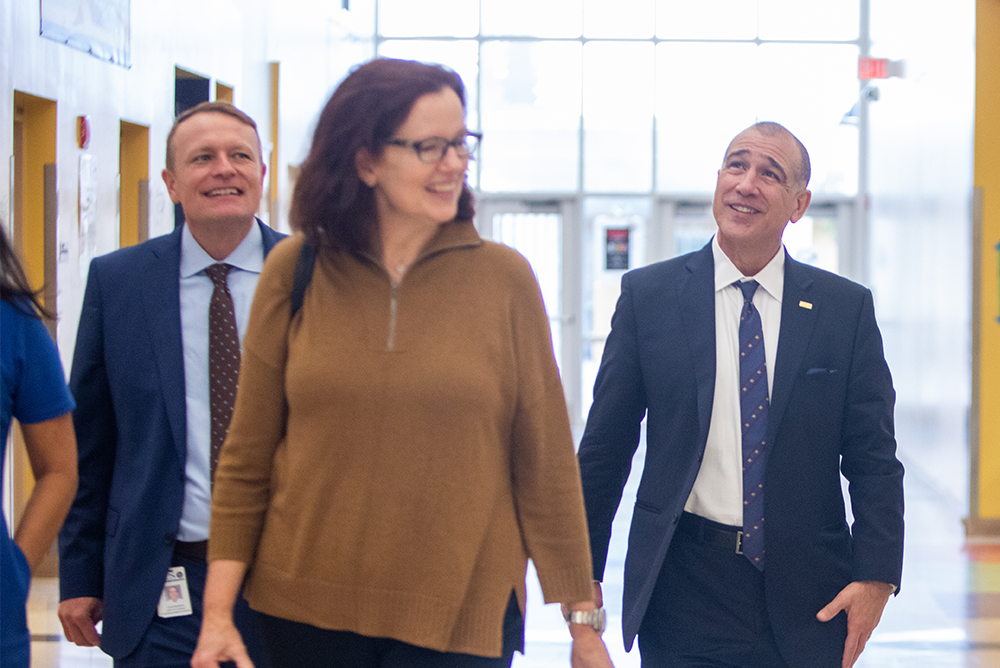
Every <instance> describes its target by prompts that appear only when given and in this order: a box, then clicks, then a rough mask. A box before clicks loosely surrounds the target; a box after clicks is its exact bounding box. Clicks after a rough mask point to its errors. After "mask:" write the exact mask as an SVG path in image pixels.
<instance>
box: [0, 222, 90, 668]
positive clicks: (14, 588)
mask: <svg viewBox="0 0 1000 668" xmlns="http://www.w3.org/2000/svg"><path fill="white" fill-rule="evenodd" d="M42 317H52V314H51V313H50V312H49V311H48V310H46V309H45V308H44V307H43V306H42V304H41V302H40V301H39V299H38V294H37V292H36V291H33V290H32V289H31V286H30V284H29V283H28V280H27V277H26V276H25V273H24V270H23V269H22V267H21V263H20V262H19V261H18V259H17V256H16V254H15V253H14V249H13V248H12V246H11V244H10V241H9V240H8V239H7V235H6V233H5V232H4V231H3V229H2V226H0V371H2V378H0V436H2V438H3V443H2V445H0V456H5V455H6V449H7V435H8V433H9V432H10V423H11V420H12V419H13V418H17V420H18V422H20V424H21V433H22V434H23V435H24V444H25V447H26V448H27V451H28V461H29V462H30V463H31V471H32V473H33V474H34V476H35V485H34V488H33V489H32V492H31V496H30V497H29V498H28V503H27V505H26V506H25V508H24V514H23V515H22V516H21V521H20V522H19V523H18V525H17V528H16V530H15V532H14V538H13V539H11V537H10V532H9V531H8V529H7V518H6V517H5V516H0V522H2V523H3V531H2V532H0V666H3V668H28V665H29V664H30V655H31V638H30V636H29V635H28V624H27V614H26V604H27V601H28V588H29V586H30V585H31V574H32V572H33V571H34V570H35V569H36V568H37V567H38V565H39V564H40V563H41V562H42V560H43V559H44V558H45V554H46V553H47V552H48V550H49V547H50V546H51V545H52V542H53V541H54V540H55V538H56V534H57V533H58V532H59V527H61V526H62V523H63V520H64V519H65V517H66V513H67V512H68V511H69V507H70V504H71V503H72V501H73V496H74V495H75V494H76V437H75V436H74V433H73V420H72V411H73V408H74V404H73V397H72V396H70V393H69V389H68V388H67V387H66V376H65V374H64V373H63V368H62V364H61V363H60V361H59V354H58V353H57V352H56V346H55V342H54V341H53V340H52V337H51V336H49V333H48V331H47V330H46V329H45V325H44V324H43V322H42ZM2 490H3V483H2V480H0V493H2Z"/></svg>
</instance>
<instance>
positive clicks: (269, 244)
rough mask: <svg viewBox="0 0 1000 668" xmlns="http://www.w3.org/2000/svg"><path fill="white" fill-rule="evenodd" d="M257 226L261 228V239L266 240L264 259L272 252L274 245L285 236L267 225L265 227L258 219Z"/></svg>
mask: <svg viewBox="0 0 1000 668" xmlns="http://www.w3.org/2000/svg"><path fill="white" fill-rule="evenodd" d="M257 225H259V226H260V233H261V237H263V240H264V257H267V254H268V253H270V252H271V249H272V248H274V245H275V244H276V243H278V242H279V241H281V240H282V239H284V238H285V235H284V234H282V233H281V232H276V231H274V230H273V229H271V228H270V227H268V226H267V225H265V224H264V223H263V222H262V221H261V220H260V219H259V218H258V219H257Z"/></svg>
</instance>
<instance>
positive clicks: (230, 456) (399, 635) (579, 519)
mask: <svg viewBox="0 0 1000 668" xmlns="http://www.w3.org/2000/svg"><path fill="white" fill-rule="evenodd" d="M477 141H478V135H477V134H475V133H472V132H469V131H468V129H467V128H466V126H465V96H464V87H463V85H462V82H461V80H460V79H459V77H458V76H457V75H456V74H455V73H453V72H451V71H449V70H446V69H444V68H442V67H438V66H431V65H425V64H421V63H415V62H408V61H398V60H388V59H379V60H375V61H372V62H370V63H368V64H366V65H363V66H361V67H360V68H358V69H356V70H355V71H354V72H353V73H352V74H351V75H350V76H348V77H347V79H345V80H344V82H343V83H342V84H341V85H340V86H339V87H338V89H337V90H336V92H334V94H333V96H332V97H331V98H330V100H329V102H328V103H327V105H326V107H325V109H324V110H323V113H322V115H321V117H320V119H319V123H318V125H317V128H316V134H315V137H314V141H313V145H312V149H311V151H310V154H309V156H308V158H307V159H306V161H305V163H304V164H303V166H302V170H301V173H300V176H299V179H298V182H297V184H296V189H295V194H294V199H293V203H292V211H291V219H292V224H293V226H294V227H295V228H296V230H297V231H298V232H299V234H297V235H296V236H295V237H293V238H292V239H290V240H288V241H286V242H283V243H282V244H280V245H279V246H278V247H277V248H275V250H274V251H273V252H272V253H271V255H270V256H269V257H268V260H267V262H266V264H265V267H264V271H263V273H262V274H261V278H260V282H259V284H258V288H257V293H256V296H255V298H254V304H253V310H252V313H251V316H250V321H249V325H248V331H247V335H246V339H245V341H244V350H243V357H242V366H241V370H240V387H239V393H238V396H237V402H236V410H235V414H234V416H233V421H232V425H231V426H230V430H229V435H228V437H227V441H226V444H225V447H224V448H223V451H222V456H221V458H220V462H219V467H218V470H217V473H216V482H215V489H214V493H213V506H212V524H211V538H210V543H209V561H210V565H209V575H208V583H207V585H206V590H205V603H204V618H203V624H202V632H201V638H200V640H199V644H198V650H197V652H196V654H195V657H194V660H193V665H194V666H195V667H196V668H202V667H209V666H211V667H214V666H217V665H218V662H219V661H220V660H226V659H233V660H235V661H236V662H237V665H238V666H239V667H240V668H244V667H245V666H249V665H250V664H249V659H248V658H247V657H246V652H245V651H244V648H243V645H242V642H241V640H240V637H239V634H238V632H237V631H236V628H235V627H234V626H233V624H232V620H231V618H230V611H231V610H232V602H233V600H234V598H235V595H236V593H237V591H238V590H239V588H240V586H241V583H243V586H244V594H245V596H246V598H247V600H248V601H249V603H250V605H251V607H252V608H254V609H255V610H257V611H258V612H260V613H261V618H262V623H261V626H262V630H263V634H264V638H265V643H266V644H267V646H268V652H269V654H270V655H271V659H272V663H273V665H275V666H295V668H303V667H306V668H308V667H309V666H335V665H344V666H359V667H361V666H372V667H375V666H379V667H383V666H407V667H410V666H415V665H426V666H454V667H459V666H461V667H465V666H468V667H470V668H471V667H473V666H483V667H484V668H485V667H487V666H509V665H510V663H511V660H512V657H513V653H514V651H520V650H523V637H524V623H523V611H524V603H525V572H526V566H527V560H528V558H531V559H532V560H533V561H534V563H535V566H536V569H537V571H538V575H539V580H540V582H541V585H542V590H543V592H544V595H545V598H546V600H547V601H561V602H564V603H567V604H571V607H572V608H573V610H576V611H578V612H580V613H587V612H588V611H592V610H594V609H595V603H594V601H593V600H592V596H593V591H592V586H591V573H592V567H591V559H590V551H589V547H588V540H587V534H586V522H585V517H584V510H583V498H582V494H581V491H580V482H579V471H578V469H577V463H576V458H575V455H574V452H573V444H572V438H571V435H570V429H569V419H568V416H567V411H566V405H565V401H564V398H563V390H562V387H561V384H560V381H559V375H558V370H557V368H556V365H555V361H554V359H553V356H552V344H551V336H550V333H549V329H548V321H547V318H546V315H545V310H544V307H543V305H542V301H541V296H540V293H539V289H538V285H537V283H536V281H535V279H534V276H533V274H532V271H531V268H530V267H529V266H528V264H527V262H526V261H525V260H524V259H523V258H522V257H521V256H520V255H518V254H517V253H515V252H514V251H513V250H511V249H509V248H506V247H504V246H500V245H498V244H494V243H492V242H486V241H483V240H482V239H480V238H479V235H478V234H477V233H476V230H475V228H474V227H473V224H472V216H473V208H472V193H471V191H470V190H469V187H468V185H467V184H466V183H465V171H466V168H467V166H468V163H469V160H470V158H471V156H472V154H473V152H474V150H475V144H476V143H477ZM305 243H308V244H310V245H311V246H312V247H314V248H316V249H318V254H317V258H316V262H315V267H314V269H313V270H312V273H311V280H310V282H309V285H308V288H307V290H306V292H305V294H304V300H303V303H302V306H301V309H299V310H298V311H297V312H295V313H294V314H292V309H291V307H290V303H291V299H290V295H291V293H292V289H293V283H294V279H293V276H294V274H295V271H296V264H297V261H298V258H299V256H300V252H301V249H302V247H303V244H305ZM574 619H576V620H578V621H582V622H585V623H572V624H571V625H570V631H571V633H572V635H573V639H574V643H573V651H572V657H573V663H574V665H575V666H608V665H610V659H609V658H608V655H607V651H606V649H605V647H604V645H603V643H602V642H601V640H600V634H599V632H598V631H597V630H596V629H595V627H597V626H601V624H600V623H599V622H598V619H600V620H603V617H602V615H600V614H599V613H593V614H580V615H577V616H576V617H574Z"/></svg>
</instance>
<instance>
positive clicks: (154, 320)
mask: <svg viewBox="0 0 1000 668" xmlns="http://www.w3.org/2000/svg"><path fill="white" fill-rule="evenodd" d="M147 248H148V250H149V256H148V257H147V262H146V266H145V267H144V268H143V270H142V271H141V272H139V273H138V275H139V276H141V277H142V300H143V310H144V313H145V319H146V324H147V326H148V327H149V337H150V340H151V341H152V342H153V356H154V358H155V359H156V367H157V369H158V371H159V375H160V379H161V382H162V384H163V401H164V404H166V407H167V417H168V419H169V421H170V430H171V432H172V433H173V437H174V445H175V446H176V448H177V454H178V456H179V457H180V460H181V461H182V462H183V461H186V458H187V409H186V404H185V387H184V349H183V344H182V343H181V297H180V290H181V288H180V262H181V228H177V229H176V230H175V231H174V232H173V233H172V234H169V235H166V236H164V237H161V238H160V239H155V240H151V241H149V242H147Z"/></svg>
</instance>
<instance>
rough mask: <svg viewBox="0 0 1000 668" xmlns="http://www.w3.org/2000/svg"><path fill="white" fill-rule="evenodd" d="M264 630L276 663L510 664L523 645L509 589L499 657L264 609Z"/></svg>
mask: <svg viewBox="0 0 1000 668" xmlns="http://www.w3.org/2000/svg"><path fill="white" fill-rule="evenodd" d="M260 620H261V631H262V633H263V638H264V644H265V646H266V648H267V652H268V654H269V655H270V659H271V666H272V668H509V666H510V665H511V662H512V661H513V659H514V652H515V651H523V650H524V619H523V618H522V617H521V610H520V608H518V606H517V598H516V597H515V596H514V594H513V593H512V594H511V597H510V601H509V602H508V604H507V612H506V614H505V615H504V622H503V654H502V656H500V657H499V658H492V657H484V656H474V655H471V654H459V653H455V652H437V651H435V650H432V649H427V648H425V647H417V646H415V645H410V644H409V643H405V642H400V641H399V640H392V639H390V638H370V637H368V636H363V635H359V634H357V633H351V632H349V631H330V630H327V629H321V628H317V627H315V626H311V625H309V624H302V623H300V622H293V621H289V620H287V619H282V618H280V617H271V616H270V615H265V614H261V615H260Z"/></svg>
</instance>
